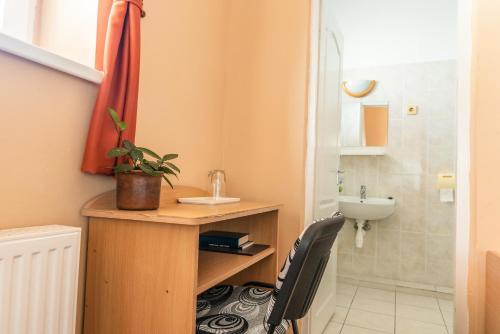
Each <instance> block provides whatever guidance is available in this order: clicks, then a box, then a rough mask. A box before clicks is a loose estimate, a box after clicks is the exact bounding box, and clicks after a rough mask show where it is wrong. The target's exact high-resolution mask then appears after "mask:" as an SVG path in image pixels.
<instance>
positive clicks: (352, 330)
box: [341, 325, 385, 334]
mask: <svg viewBox="0 0 500 334" xmlns="http://www.w3.org/2000/svg"><path fill="white" fill-rule="evenodd" d="M381 333H385V332H380V331H374V330H371V329H367V328H361V327H354V326H349V325H345V326H344V328H342V332H341V334H381Z"/></svg>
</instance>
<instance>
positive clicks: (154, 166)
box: [144, 160, 161, 170]
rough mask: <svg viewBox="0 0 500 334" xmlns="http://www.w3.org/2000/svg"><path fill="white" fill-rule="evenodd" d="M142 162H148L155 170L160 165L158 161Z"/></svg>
mask: <svg viewBox="0 0 500 334" xmlns="http://www.w3.org/2000/svg"><path fill="white" fill-rule="evenodd" d="M144 163H145V164H148V165H149V166H151V167H153V168H154V169H155V170H158V169H160V167H161V165H160V164H159V163H158V162H156V161H151V160H144Z"/></svg>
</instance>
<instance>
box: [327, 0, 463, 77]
mask: <svg viewBox="0 0 500 334" xmlns="http://www.w3.org/2000/svg"><path fill="white" fill-rule="evenodd" d="M332 1H333V4H334V7H335V11H336V19H337V23H338V25H339V27H340V30H341V31H342V34H343V37H344V66H345V67H346V68H356V67H367V66H378V65H389V64H404V63H413V62H423V61H436V60H445V59H446V60H447V59H455V58H456V39H457V37H456V36H457V32H456V29H457V28H456V27H457V7H458V5H457V0H377V1H371V0H332Z"/></svg>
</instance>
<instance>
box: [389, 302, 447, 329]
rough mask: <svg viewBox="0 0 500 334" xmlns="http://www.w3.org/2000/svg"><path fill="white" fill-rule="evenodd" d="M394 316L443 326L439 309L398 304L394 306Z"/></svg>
mask: <svg viewBox="0 0 500 334" xmlns="http://www.w3.org/2000/svg"><path fill="white" fill-rule="evenodd" d="M396 318H405V319H411V320H417V321H422V322H429V323H433V324H436V325H442V326H444V321H443V316H442V315H441V311H439V310H432V309H429V308H423V307H417V306H411V305H400V304H399V305H398V306H397V307H396Z"/></svg>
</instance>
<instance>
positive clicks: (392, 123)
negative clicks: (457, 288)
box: [339, 61, 456, 287]
mask: <svg viewBox="0 0 500 334" xmlns="http://www.w3.org/2000/svg"><path fill="white" fill-rule="evenodd" d="M455 67H456V62H455V61H439V62H430V63H417V64H406V65H394V66H382V67H372V68H363V69H354V70H347V71H346V72H345V74H344V77H345V79H346V80H350V79H366V78H370V79H375V80H377V81H378V84H377V87H376V89H375V90H374V92H373V93H372V94H370V95H369V96H367V97H365V98H363V99H361V100H362V101H365V102H366V101H368V102H369V101H388V102H389V143H388V146H387V154H386V155H385V156H381V157H356V156H354V157H353V156H351V157H342V158H341V161H340V165H341V168H342V169H343V170H345V171H346V173H345V174H344V176H345V180H344V189H345V191H344V193H345V194H349V195H358V194H359V187H360V186H361V185H362V184H363V185H367V186H368V196H381V197H387V196H393V197H394V198H395V199H396V203H397V204H396V212H395V213H394V214H393V215H392V216H391V217H389V218H387V219H384V220H382V221H378V222H374V223H373V225H375V224H376V225H375V226H374V229H372V230H371V231H368V232H367V235H366V243H365V245H366V248H365V249H362V250H358V249H355V248H354V247H353V244H354V231H353V230H350V231H348V232H346V233H343V235H342V236H341V242H340V244H341V246H340V249H339V253H343V255H340V256H339V272H340V273H341V274H345V275H355V276H356V277H360V278H363V277H364V278H366V280H370V279H373V280H376V279H392V280H396V281H398V280H399V281H405V282H409V283H411V282H414V283H418V284H427V285H428V284H431V285H435V284H438V285H440V286H442V287H452V286H453V279H452V278H451V276H452V273H453V263H452V262H450V261H449V259H450V257H451V258H453V253H452V251H453V247H454V246H453V242H452V241H453V237H454V232H455V217H454V205H453V204H451V205H450V204H444V203H441V202H439V192H438V191H437V189H436V188H435V183H436V178H437V173H440V172H453V171H454V170H455V161H456V148H455V137H456V129H455V126H454V124H455V119H456V115H455V109H456V102H455V100H456V69H455ZM344 95H345V94H344ZM351 100H353V101H354V100H356V99H351ZM358 100H359V99H358ZM409 104H415V105H417V106H418V107H419V113H418V114H417V115H416V116H410V115H407V114H406V107H407V106H408V105H409ZM346 231H347V230H346ZM375 232H376V233H375ZM351 243H352V246H351V245H350V244H351ZM436 254H441V255H443V257H444V259H443V258H440V259H439V260H438V259H437V256H436Z"/></svg>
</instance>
